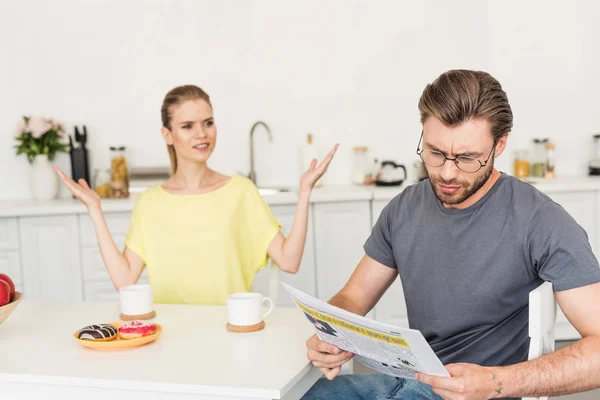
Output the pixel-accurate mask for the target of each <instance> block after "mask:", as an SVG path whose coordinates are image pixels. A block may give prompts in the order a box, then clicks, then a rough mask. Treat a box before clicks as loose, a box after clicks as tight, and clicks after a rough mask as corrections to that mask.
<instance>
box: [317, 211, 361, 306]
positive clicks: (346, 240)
mask: <svg viewBox="0 0 600 400" xmlns="http://www.w3.org/2000/svg"><path fill="white" fill-rule="evenodd" d="M370 208H371V205H370V201H357V202H338V203H318V204H315V205H314V210H315V213H314V215H315V218H314V223H315V255H316V257H315V259H316V269H317V296H318V298H319V299H321V300H324V301H329V299H331V298H332V297H333V296H334V295H335V294H336V293H337V292H339V291H340V289H342V287H344V285H345V284H346V282H348V279H349V278H350V275H352V272H354V269H355V268H356V266H357V265H358V263H359V262H360V260H361V259H362V258H363V256H364V254H365V252H364V250H363V245H364V244H365V241H366V240H367V238H368V237H369V234H370V232H371V209H370Z"/></svg>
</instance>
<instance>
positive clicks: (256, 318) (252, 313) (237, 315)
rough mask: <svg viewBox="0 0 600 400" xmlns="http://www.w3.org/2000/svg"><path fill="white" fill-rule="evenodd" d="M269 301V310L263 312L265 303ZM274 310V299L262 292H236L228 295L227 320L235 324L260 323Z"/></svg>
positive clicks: (248, 324)
mask: <svg viewBox="0 0 600 400" xmlns="http://www.w3.org/2000/svg"><path fill="white" fill-rule="evenodd" d="M264 302H267V303H269V310H268V311H267V312H266V313H264V314H262V307H263V303H264ZM271 311H273V301H272V300H271V299H270V298H268V297H263V296H262V295H261V294H260V293H234V294H230V295H229V296H227V322H229V324H231V325H235V326H251V325H256V324H259V323H260V321H262V320H263V319H265V318H266V317H267V316H268V315H269V314H271Z"/></svg>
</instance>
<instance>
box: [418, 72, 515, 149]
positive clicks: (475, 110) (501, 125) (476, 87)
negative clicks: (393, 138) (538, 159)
mask: <svg viewBox="0 0 600 400" xmlns="http://www.w3.org/2000/svg"><path fill="white" fill-rule="evenodd" d="M419 112H420V113H421V123H422V124H424V123H425V121H426V120H427V118H429V117H431V116H434V117H436V118H437V119H439V120H440V121H441V122H442V123H443V124H444V125H447V126H451V127H454V126H457V125H460V124H462V123H464V122H467V121H468V120H470V119H472V118H481V119H485V120H487V121H488V122H489V124H490V128H491V133H492V136H493V138H494V143H496V142H497V141H498V140H499V139H500V138H501V137H502V136H504V135H506V134H508V133H509V132H510V130H511V129H512V126H513V115H512V110H511V108H510V104H508V97H507V96H506V92H504V90H502V86H500V83H499V82H498V81H497V80H496V79H495V78H494V77H493V76H491V75H490V74H488V73H487V72H482V71H469V70H463V69H459V70H451V71H447V72H444V73H443V74H442V75H440V76H439V77H438V78H437V79H436V80H435V81H433V83H430V84H428V85H427V86H426V87H425V90H423V94H422V95H421V98H420V99H419Z"/></svg>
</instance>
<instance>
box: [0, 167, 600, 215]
mask: <svg viewBox="0 0 600 400" xmlns="http://www.w3.org/2000/svg"><path fill="white" fill-rule="evenodd" d="M526 182H528V183H531V184H532V185H533V186H534V187H536V188H537V189H539V190H540V191H542V192H544V193H564V192H587V191H595V190H600V177H587V176H582V177H561V178H557V179H552V180H550V179H537V180H536V179H533V178H532V179H527V180H526ZM413 183H414V182H408V183H407V184H404V185H402V186H394V187H375V186H358V185H331V186H323V187H318V188H315V189H314V190H313V193H312V195H311V202H312V203H328V202H344V201H349V202H352V201H390V200H391V199H393V198H394V197H395V196H396V195H398V194H399V193H401V192H402V190H403V189H404V188H405V187H407V186H409V185H410V184H413ZM263 197H264V199H265V201H266V202H267V203H268V204H269V205H271V206H277V205H294V204H296V201H297V199H298V196H297V193H296V192H295V191H294V189H292V190H290V191H287V192H279V193H274V194H265V195H264V196H263ZM136 199H137V195H135V194H134V195H132V196H131V197H130V198H128V199H103V200H102V209H103V210H104V211H105V212H131V210H133V207H134V205H135V202H136ZM85 213H87V210H86V208H85V206H83V205H82V204H81V203H80V202H79V201H78V200H76V199H70V198H66V199H57V200H52V201H48V202H38V201H35V200H27V199H25V200H2V201H0V218H1V217H25V216H42V215H63V214H85Z"/></svg>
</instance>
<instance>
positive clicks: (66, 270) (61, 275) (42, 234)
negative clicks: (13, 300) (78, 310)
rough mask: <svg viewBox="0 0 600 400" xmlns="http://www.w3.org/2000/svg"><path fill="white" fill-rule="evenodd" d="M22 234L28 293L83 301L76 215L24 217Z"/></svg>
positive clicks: (25, 289)
mask: <svg viewBox="0 0 600 400" xmlns="http://www.w3.org/2000/svg"><path fill="white" fill-rule="evenodd" d="M20 238H21V259H22V263H23V286H24V287H23V289H24V294H25V297H26V298H27V299H32V300H42V299H43V300H59V301H60V300H65V301H81V300H82V299H83V295H82V286H81V258H80V256H79V229H78V224H77V216H75V215H61V216H55V217H28V218H21V219H20Z"/></svg>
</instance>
